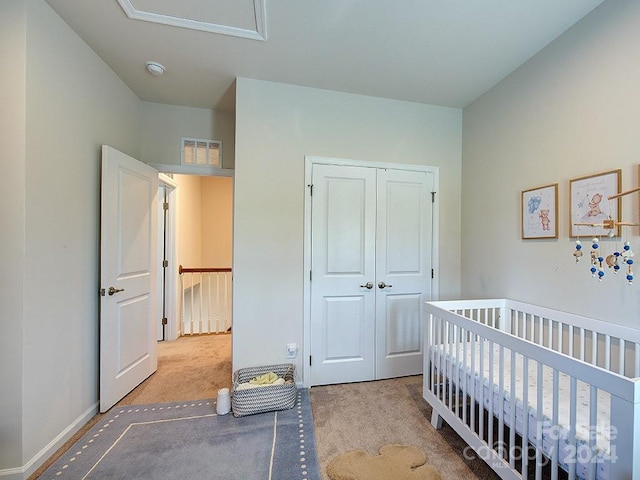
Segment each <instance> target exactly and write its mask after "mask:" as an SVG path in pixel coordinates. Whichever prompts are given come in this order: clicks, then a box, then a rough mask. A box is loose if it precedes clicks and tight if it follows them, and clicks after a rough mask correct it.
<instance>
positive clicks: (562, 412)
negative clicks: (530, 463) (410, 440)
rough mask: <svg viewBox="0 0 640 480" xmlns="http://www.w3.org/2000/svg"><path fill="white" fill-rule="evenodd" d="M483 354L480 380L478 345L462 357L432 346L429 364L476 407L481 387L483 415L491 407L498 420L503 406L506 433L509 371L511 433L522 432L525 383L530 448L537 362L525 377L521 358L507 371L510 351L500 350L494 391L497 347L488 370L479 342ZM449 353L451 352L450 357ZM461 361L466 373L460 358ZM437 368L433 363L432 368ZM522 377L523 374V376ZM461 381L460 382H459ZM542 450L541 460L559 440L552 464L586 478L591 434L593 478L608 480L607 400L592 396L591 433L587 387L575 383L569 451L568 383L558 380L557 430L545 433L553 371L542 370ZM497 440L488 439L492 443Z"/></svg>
mask: <svg viewBox="0 0 640 480" xmlns="http://www.w3.org/2000/svg"><path fill="white" fill-rule="evenodd" d="M483 343H484V347H483V348H482V350H483V359H484V360H483V372H482V375H481V374H480V351H481V348H480V347H479V344H478V343H476V344H475V348H474V351H473V352H472V348H471V343H467V344H466V353H465V349H464V344H463V343H459V344H458V352H457V353H456V352H455V348H456V347H455V345H453V346H451V347H450V349H447V350H445V349H444V348H442V346H439V347H440V348H438V346H432V347H431V348H432V349H437V351H438V353H437V355H432V357H431V358H432V359H434V360H435V361H436V362H438V360H437V359H436V357H438V356H439V357H440V359H439V365H440V368H439V370H440V371H441V373H442V374H445V375H446V376H450V377H452V381H453V383H455V384H458V383H462V385H460V387H461V390H462V391H464V392H465V393H469V392H471V391H472V388H475V390H473V392H474V397H475V399H476V401H479V400H480V388H481V385H482V391H483V403H484V407H485V409H487V410H489V409H490V407H491V402H492V401H493V405H492V408H493V413H494V415H495V416H498V415H499V409H500V405H501V404H502V405H503V407H502V408H503V419H504V423H505V424H506V425H507V426H509V427H511V425H510V422H511V409H512V408H513V406H512V400H511V371H512V368H515V381H516V387H515V399H516V401H515V423H516V425H515V430H516V432H518V433H519V434H522V432H523V431H524V428H523V427H524V419H525V409H524V406H523V398H524V395H523V387H524V384H525V378H526V382H527V388H528V409H527V413H526V418H527V419H528V421H527V426H528V438H529V440H530V441H531V442H532V443H535V439H536V437H537V425H538V362H536V361H535V360H531V359H529V361H528V369H527V372H525V371H524V368H523V367H524V358H523V356H522V355H521V354H517V353H516V355H515V358H516V362H515V365H514V366H513V365H512V361H511V350H509V349H508V348H506V347H505V348H504V350H503V355H504V361H503V362H502V364H503V385H502V387H503V388H502V391H500V388H499V387H500V385H499V379H500V377H499V375H500V346H499V345H498V344H495V343H494V344H493V365H490V362H489V359H490V357H489V351H490V349H491V346H490V342H488V341H485V342H483ZM452 350H453V351H452ZM465 356H466V371H465V363H464V358H465ZM472 356H475V363H474V369H473V370H474V371H472V367H471V365H472V361H471V360H472ZM436 365H438V363H437V364H436ZM491 370H493V384H494V385H493V394H492V395H490V394H489V388H490V386H489V383H490V382H489V373H490V371H491ZM525 373H527V374H526V375H525ZM463 378H464V379H466V381H463V380H462V379H463ZM542 378H543V381H542V385H541V386H542V425H543V428H542V450H543V451H544V452H545V454H546V455H548V456H550V452H552V450H553V448H554V446H555V440H556V439H558V438H559V448H558V462H559V463H560V465H562V466H563V468H565V469H567V470H568V464H569V462H574V463H575V464H576V474H577V475H579V476H580V477H581V478H586V476H587V472H588V463H589V461H590V459H589V455H585V454H586V453H587V452H588V450H587V449H588V447H589V435H590V432H591V433H592V434H593V432H594V430H595V432H596V439H595V440H596V450H597V456H598V459H597V462H596V470H597V471H596V474H597V478H598V479H603V480H609V475H608V470H609V469H608V463H609V462H608V461H606V459H607V458H609V454H610V443H611V442H610V440H611V438H610V437H611V434H610V406H611V398H610V394H609V393H608V392H606V391H603V390H600V389H598V392H597V421H596V427H595V429H594V428H590V424H591V422H590V418H589V417H590V408H589V405H590V397H591V393H590V386H589V385H587V384H585V383H584V382H581V381H578V382H577V385H576V397H577V411H576V439H577V445H576V446H575V447H574V446H573V445H570V444H569V440H568V438H569V425H570V398H571V397H570V388H571V386H570V377H569V376H568V375H566V374H564V373H561V372H560V373H559V375H558V427H559V428H551V427H552V423H551V419H552V418H553V370H552V369H551V368H550V367H548V366H543V375H542ZM495 440H497V439H494V441H495Z"/></svg>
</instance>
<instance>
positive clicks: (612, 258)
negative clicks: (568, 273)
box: [573, 187, 640, 285]
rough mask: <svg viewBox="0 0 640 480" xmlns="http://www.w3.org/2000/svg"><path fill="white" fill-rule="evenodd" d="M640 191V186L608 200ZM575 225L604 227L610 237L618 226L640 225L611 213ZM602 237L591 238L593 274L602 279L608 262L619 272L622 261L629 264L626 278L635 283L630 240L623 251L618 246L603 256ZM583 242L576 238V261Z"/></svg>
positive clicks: (581, 253) (610, 266) (580, 252)
mask: <svg viewBox="0 0 640 480" xmlns="http://www.w3.org/2000/svg"><path fill="white" fill-rule="evenodd" d="M638 191H640V187H638V188H634V189H633V190H628V191H626V192H622V193H617V194H615V195H610V196H609V197H607V200H613V199H615V198H619V197H623V196H625V195H629V194H631V193H635V192H638ZM574 225H583V226H587V227H602V228H604V229H605V230H608V232H607V236H608V237H609V238H611V237H613V236H614V235H615V233H614V232H615V230H616V229H617V228H618V227H637V226H640V224H638V223H631V222H619V221H617V220H615V219H613V218H612V217H611V215H609V218H607V219H606V220H603V221H602V222H600V223H574ZM599 248H600V239H599V238H598V237H593V238H592V239H591V251H590V252H589V257H590V259H591V269H590V270H591V276H592V277H594V278H597V279H598V281H600V282H601V281H602V277H604V275H605V271H604V265H605V264H606V265H607V266H608V267H609V268H613V273H618V272H619V271H620V270H621V268H622V267H621V265H620V263H622V264H624V265H626V266H627V275H626V279H627V282H628V283H629V285H631V284H632V283H633V270H632V266H633V256H634V253H633V250H631V245H630V244H629V241H625V242H624V246H623V247H622V251H619V250H618V248H617V247H616V250H615V251H614V252H613V253H612V254H610V255H607V256H606V257H603V256H602V254H601V253H600V250H599ZM582 255H583V252H582V242H581V241H580V239H578V240H576V249H575V251H574V252H573V256H574V258H575V259H576V263H578V262H579V261H580V258H582Z"/></svg>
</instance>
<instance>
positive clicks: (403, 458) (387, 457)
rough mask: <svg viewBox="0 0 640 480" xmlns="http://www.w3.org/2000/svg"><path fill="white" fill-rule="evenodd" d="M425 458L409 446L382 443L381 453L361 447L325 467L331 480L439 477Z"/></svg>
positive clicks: (436, 479) (423, 479) (439, 479)
mask: <svg viewBox="0 0 640 480" xmlns="http://www.w3.org/2000/svg"><path fill="white" fill-rule="evenodd" d="M426 463H427V457H426V455H425V454H424V452H423V451H422V450H420V449H419V448H417V447H414V446H412V445H398V444H392V445H384V446H382V447H380V454H379V455H374V456H369V454H368V453H367V452H365V451H364V450H355V451H353V452H347V453H343V454H342V455H339V456H338V457H336V458H335V459H333V461H332V462H331V463H330V464H329V466H328V467H327V474H328V475H329V478H330V479H331V480H389V479H393V480H442V477H441V476H440V474H439V473H438V471H437V470H436V469H435V468H434V467H432V466H431V465H426Z"/></svg>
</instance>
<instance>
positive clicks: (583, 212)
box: [569, 169, 622, 238]
mask: <svg viewBox="0 0 640 480" xmlns="http://www.w3.org/2000/svg"><path fill="white" fill-rule="evenodd" d="M621 181H622V170H621V169H617V170H611V171H608V172H603V173H597V174H595V175H588V176H586V177H579V178H574V179H572V180H569V232H570V233H569V236H570V237H571V238H578V237H585V236H589V237H591V236H596V237H598V236H605V235H608V234H609V233H610V232H612V231H613V236H620V226H619V225H617V223H616V224H615V225H616V227H615V228H613V229H611V228H605V227H604V226H603V225H602V224H603V222H605V221H607V220H609V221H611V220H613V221H615V222H620V221H621V218H622V202H621V199H620V197H618V198H616V199H613V200H608V197H609V196H610V195H615V194H616V193H620V186H621Z"/></svg>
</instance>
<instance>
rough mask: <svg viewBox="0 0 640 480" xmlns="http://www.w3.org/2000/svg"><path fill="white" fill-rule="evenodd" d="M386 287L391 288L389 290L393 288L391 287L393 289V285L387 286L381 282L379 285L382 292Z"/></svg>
mask: <svg viewBox="0 0 640 480" xmlns="http://www.w3.org/2000/svg"><path fill="white" fill-rule="evenodd" d="M385 287H389V288H391V287H393V285H387V284H386V283H384V282H380V283H378V288H379V289H380V290H382V289H383V288H385Z"/></svg>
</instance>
